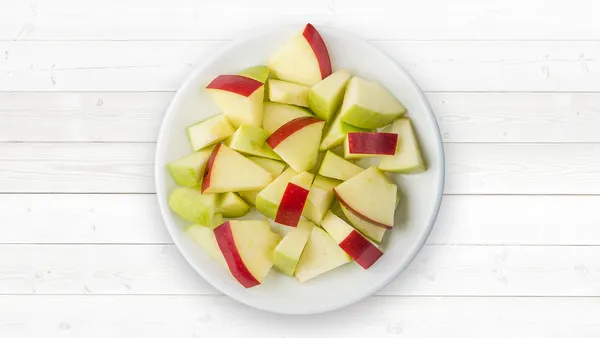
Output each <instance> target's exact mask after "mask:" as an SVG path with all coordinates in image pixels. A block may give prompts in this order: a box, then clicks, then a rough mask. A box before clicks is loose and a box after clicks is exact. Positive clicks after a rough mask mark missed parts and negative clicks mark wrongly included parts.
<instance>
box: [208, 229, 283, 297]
mask: <svg viewBox="0 0 600 338" xmlns="http://www.w3.org/2000/svg"><path fill="white" fill-rule="evenodd" d="M214 232H215V237H216V239H217V244H218V245H219V249H220V250H221V253H222V254H223V257H225V262H226V263H227V266H228V267H229V271H230V272H231V274H232V275H233V277H234V278H235V279H236V280H237V281H238V282H239V283H240V284H241V285H242V286H244V287H245V288H251V287H253V286H256V285H259V284H260V283H262V281H263V279H264V278H265V277H266V276H267V274H268V273H269V271H270V270H271V267H272V266H273V250H274V249H275V247H276V246H277V244H279V241H280V240H281V236H279V235H278V234H276V233H274V232H273V231H272V230H271V225H270V223H269V221H234V220H231V221H227V222H225V223H223V224H221V225H219V226H218V227H216V228H215V230H214Z"/></svg>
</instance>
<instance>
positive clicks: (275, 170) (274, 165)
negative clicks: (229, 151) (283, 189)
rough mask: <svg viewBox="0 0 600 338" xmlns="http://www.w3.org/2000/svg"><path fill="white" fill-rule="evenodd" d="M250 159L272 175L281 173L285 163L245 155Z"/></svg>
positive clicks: (275, 175)
mask: <svg viewBox="0 0 600 338" xmlns="http://www.w3.org/2000/svg"><path fill="white" fill-rule="evenodd" d="M246 157H247V158H248V159H249V160H250V161H252V162H254V163H256V164H258V165H259V166H261V167H262V168H263V169H265V170H266V171H268V172H269V173H270V174H271V175H273V177H277V176H279V175H281V173H282V172H283V169H285V163H283V162H280V161H275V160H271V159H268V158H264V157H257V156H246Z"/></svg>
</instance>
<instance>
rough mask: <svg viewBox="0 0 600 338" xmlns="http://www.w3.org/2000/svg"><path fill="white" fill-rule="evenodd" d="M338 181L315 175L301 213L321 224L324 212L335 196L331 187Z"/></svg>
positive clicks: (338, 182)
mask: <svg viewBox="0 0 600 338" xmlns="http://www.w3.org/2000/svg"><path fill="white" fill-rule="evenodd" d="M340 183H341V182H340V181H338V180H333V179H331V178H327V177H323V176H320V175H317V176H316V177H315V180H314V181H313V183H312V186H311V187H310V193H309V194H308V199H307V201H306V205H305V206H304V212H303V213H302V215H303V216H304V217H306V218H307V219H309V220H311V221H313V222H315V223H316V224H321V220H323V217H325V213H327V210H329V208H331V205H332V204H333V200H334V197H335V195H334V193H333V188H335V187H336V186H337V185H338V184H340Z"/></svg>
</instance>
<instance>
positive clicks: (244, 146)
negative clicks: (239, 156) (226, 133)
mask: <svg viewBox="0 0 600 338" xmlns="http://www.w3.org/2000/svg"><path fill="white" fill-rule="evenodd" d="M268 137H269V133H267V132H266V131H264V130H263V129H262V128H260V127H256V126H251V125H248V124H242V125H241V126H240V127H239V128H238V129H237V130H236V131H235V133H233V135H231V138H229V140H228V142H227V145H228V146H229V148H231V149H233V150H235V151H238V152H240V153H243V154H247V155H254V156H260V157H265V158H270V159H273V160H281V158H280V157H279V155H277V154H275V152H274V151H273V149H271V148H270V147H269V145H268V144H266V140H267V138H268Z"/></svg>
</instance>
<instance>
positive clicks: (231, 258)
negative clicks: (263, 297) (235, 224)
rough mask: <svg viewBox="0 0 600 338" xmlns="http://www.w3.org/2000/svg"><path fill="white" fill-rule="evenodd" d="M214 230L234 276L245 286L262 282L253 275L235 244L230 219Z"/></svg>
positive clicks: (248, 286)
mask: <svg viewBox="0 0 600 338" xmlns="http://www.w3.org/2000/svg"><path fill="white" fill-rule="evenodd" d="M214 232H215V237H216V238H217V244H218V245H219V249H221V252H222V253H223V257H225V262H226V263H227V266H228V267H229V271H231V274H232V275H233V277H234V278H235V279H236V280H237V281H238V282H239V283H240V284H242V286H244V287H245V288H251V287H253V286H256V285H259V284H260V282H259V281H258V280H256V278H254V276H252V274H251V273H250V270H248V268H247V267H246V265H245V264H244V261H243V260H242V256H240V253H239V251H238V250H237V247H236V246H235V239H234V238H233V233H232V232H231V224H230V223H229V221H227V222H225V223H223V224H221V225H219V226H218V227H216V228H215V230H214Z"/></svg>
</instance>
